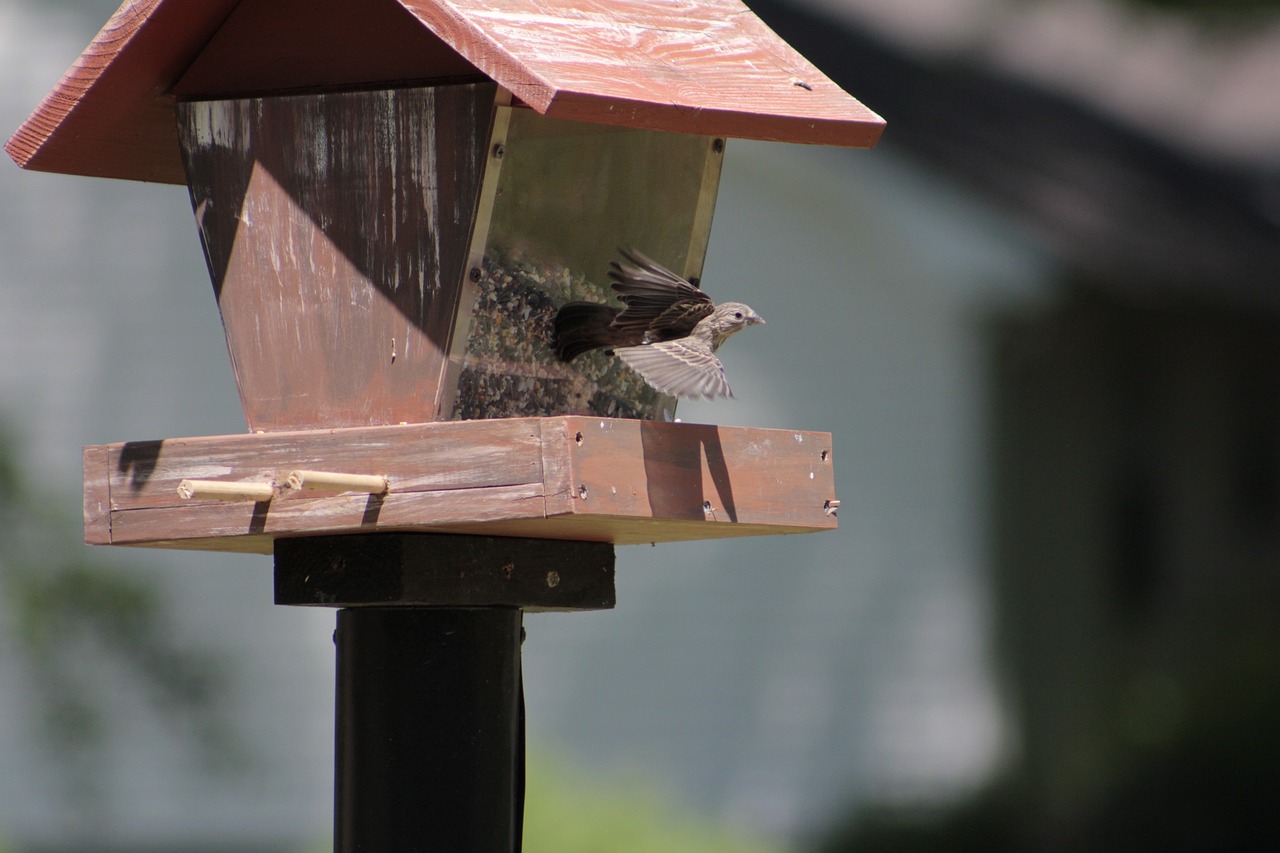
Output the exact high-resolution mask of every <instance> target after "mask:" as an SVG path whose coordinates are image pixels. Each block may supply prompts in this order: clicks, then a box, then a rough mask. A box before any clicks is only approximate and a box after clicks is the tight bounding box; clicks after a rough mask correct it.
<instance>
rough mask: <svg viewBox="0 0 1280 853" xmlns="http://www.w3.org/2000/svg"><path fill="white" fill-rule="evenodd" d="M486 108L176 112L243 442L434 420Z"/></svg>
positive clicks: (365, 97) (289, 101)
mask: <svg viewBox="0 0 1280 853" xmlns="http://www.w3.org/2000/svg"><path fill="white" fill-rule="evenodd" d="M494 92H495V88H494V86H493V85H492V84H490V83H479V84H464V85H449V86H437V87H427V88H405V89H395V90H385V91H378V92H343V93H332V94H325V95H307V96H293V97H277V98H250V99H236V100H228V101H199V102H193V103H188V104H182V105H180V107H179V110H178V114H179V119H180V136H181V139H182V148H183V152H184V157H185V158H186V162H187V172H188V175H189V176H190V182H191V183H190V188H191V203H192V207H193V209H194V210H195V213H196V220H197V225H198V228H199V231H200V236H201V240H202V243H203V245H204V249H205V257H206V259H207V261H208V265H209V273H210V276H211V277H212V279H213V285H214V292H215V294H216V295H217V298H218V307H219V310H220V311H221V313H222V322H223V327H224V328H225V330H226V335H227V348H228V351H229V352H230V354H231V362H232V366H233V369H234V372H235V378H236V385H237V387H238V388H239V391H240V399H241V404H242V405H243V407H244V412H245V418H246V420H247V421H248V424H249V426H250V428H251V429H266V430H276V429H316V428H322V427H335V426H337V427H343V426H364V425H373V424H396V423H409V422H421V421H431V420H436V419H437V418H438V408H439V397H440V380H441V374H442V372H443V370H444V361H445V353H446V352H447V351H448V340H449V335H450V334H451V333H452V330H453V318H454V311H455V309H456V306H457V301H458V295H459V289H460V287H461V282H462V278H463V267H464V264H465V261H466V253H467V249H468V245H469V241H470V238H471V225H472V218H473V216H474V212H475V209H476V199H477V196H478V193H479V188H480V176H481V171H482V169H483V165H484V162H485V159H486V154H487V149H488V138H489V124H490V121H491V115H492V111H493V99H494Z"/></svg>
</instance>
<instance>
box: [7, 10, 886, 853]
mask: <svg viewBox="0 0 1280 853" xmlns="http://www.w3.org/2000/svg"><path fill="white" fill-rule="evenodd" d="M882 127H883V122H882V121H881V119H880V118H879V117H878V116H876V115H875V114H874V113H872V112H871V111H869V110H868V109H866V108H865V107H864V106H862V105H861V104H860V103H858V102H857V101H856V100H854V99H853V98H852V97H850V96H849V95H848V94H846V93H845V92H843V91H842V90H841V89H840V88H839V87H837V86H836V85H835V84H833V83H832V82H831V81H830V80H828V79H827V78H826V77H825V76H824V75H823V74H822V73H821V72H819V71H818V70H817V69H815V68H814V67H813V66H812V65H811V64H809V63H808V62H807V61H806V60H805V59H804V58H803V57H801V56H799V55H798V54H797V53H796V52H795V51H793V50H792V49H791V48H790V47H789V46H788V45H787V44H785V43H784V42H783V41H782V40H780V39H779V38H778V37H777V36H776V35H775V34H774V33H773V32H772V31H770V30H769V29H768V28H767V27H766V26H765V25H764V24H763V23H761V22H760V20H759V19H757V18H756V17H755V16H754V15H753V14H752V13H751V12H750V11H749V10H748V9H747V8H746V7H745V6H743V5H742V3H741V2H740V1H739V0H644V2H641V0H596V2H590V3H582V2H578V0H138V2H126V3H125V4H124V5H123V6H122V7H121V8H120V10H119V11H118V12H117V13H116V14H115V16H114V17H112V19H111V20H110V21H109V22H108V23H107V25H106V27H105V28H104V29H103V30H102V32H101V33H100V34H99V35H98V37H97V38H96V39H95V40H94V41H93V43H92V44H91V45H90V46H89V48H88V49H87V50H86V51H85V52H84V54H83V55H82V56H81V58H80V59H79V61H77V63H76V64H75V65H74V66H73V67H72V68H71V70H70V71H68V72H67V74H66V76H65V77H64V78H63V80H62V81H61V82H60V83H59V84H58V86H57V87H56V88H55V89H54V90H53V91H52V92H51V93H50V94H49V95H48V97H46V99H45V100H44V102H43V103H42V104H41V105H40V106H39V108H38V109H37V110H36V111H35V113H33V115H32V116H31V117H30V118H29V119H28V120H27V122H26V123H25V124H23V125H22V127H21V128H19V130H18V131H17V133H16V134H15V135H14V136H13V137H12V138H11V139H10V140H9V143H8V145H7V146H6V149H7V150H8V152H9V153H10V155H11V156H12V157H13V159H14V160H15V161H17V163H18V164H19V165H20V166H23V167H25V168H29V169H35V170H44V171H52V172H63V173H69V174H79V175H89V176H101V177H114V178H124V179H130V180H142V181H158V182H166V183H174V184H184V185H186V186H187V188H188V191H189V193H190V198H191V204H192V208H193V210H194V213H195V220H196V227H197V229H198V231H199V234H200V239H201V241H202V245H203V247H204V252H205V257H206V260H207V263H208V268H209V273H210V276H211V278H212V281H213V287H214V292H215V294H216V296H217V300H218V306H219V310H220V312H221V315H222V321H223V326H224V329H225V332H226V339H227V346H228V350H229V353H230V356H231V361H232V367H233V370H234V373H235V380H236V385H237V387H238V389H239V393H240V398H241V401H242V404H243V408H244V414H245V418H246V421H247V423H248V426H249V430H250V432H249V434H247V435H241V436H221V437H209V438H176V439H165V440H161V441H141V442H138V441H131V442H124V443H121V444H114V445H104V446H94V447H88V448H85V452H84V459H85V530H86V539H87V541H89V542H91V543H95V544H112V545H138V546H154V547H169V548H197V549H210V550H228V551H249V552H261V553H272V552H274V553H275V556H276V586H277V601H278V602H280V603H288V604H326V605H331V606H339V607H343V608H346V609H344V610H342V611H340V616H339V632H338V638H339V671H338V681H339V696H340V698H339V714H338V716H339V722H338V725H339V762H338V763H339V774H338V775H339V786H338V787H339V791H338V827H337V834H338V838H339V847H340V848H342V849H349V848H350V849H354V848H355V847H358V846H359V845H360V844H368V845H371V846H370V847H369V848H368V849H401V844H402V843H403V842H404V841H405V839H406V838H411V837H414V838H423V837H427V836H425V835H421V834H420V835H418V836H414V835H413V832H415V831H418V830H419V829H421V826H419V824H421V821H419V823H415V824H414V827H415V828H408V824H407V823H406V824H404V825H401V824H399V823H397V822H396V820H390V819H386V818H385V814H386V811H385V808H384V806H385V804H386V802H387V801H388V800H387V798H388V797H390V798H391V799H392V800H396V799H397V797H404V796H406V795H405V794H398V795H397V794H395V793H394V792H393V791H392V790H391V788H395V787H396V786H397V785H401V786H402V787H403V786H404V785H407V788H406V790H408V791H410V792H414V791H417V792H420V791H421V789H422V785H424V784H427V783H425V782H423V781H422V779H421V778H420V774H421V772H422V771H421V770H420V769H415V765H421V764H424V763H425V764H431V763H433V762H434V763H436V764H438V763H439V761H438V759H439V756H438V755H436V754H434V753H431V752H430V749H431V747H429V746H428V747H423V749H424V750H426V751H423V752H415V751H414V750H413V749H407V750H406V749H404V748H398V749H396V750H390V749H389V748H388V747H387V746H385V745H381V746H380V745H379V744H383V743H384V742H385V739H383V740H379V737H378V735H377V731H379V728H378V727H379V726H380V725H384V724H385V726H387V727H391V728H393V729H395V730H396V731H401V730H402V729H403V728H404V727H412V726H416V725H417V723H415V722H412V721H411V720H409V719H407V718H400V717H395V715H394V714H392V717H393V719H387V720H382V722H380V723H377V724H371V723H370V722H369V720H370V719H371V718H370V716H369V714H368V713H367V707H368V706H369V703H368V702H365V705H364V706H362V707H365V708H366V712H361V715H359V716H360V718H361V720H363V722H362V723H360V724H358V725H357V724H356V723H353V722H352V720H353V719H354V718H355V717H356V716H357V714H356V712H355V711H354V710H350V709H349V712H348V713H347V714H346V718H345V719H344V707H346V706H344V704H343V703H344V699H343V697H344V696H347V697H352V696H354V697H360V696H368V695H375V694H376V695H378V696H380V697H382V698H383V699H385V692H386V690H388V689H391V688H390V687H389V686H388V685H389V684H390V683H392V682H397V681H398V680H399V676H398V675H384V676H378V677H376V678H375V677H373V676H370V675H369V673H370V672H371V671H373V670H372V669H370V668H371V667H373V668H374V669H377V668H378V667H382V669H379V670H378V671H379V672H387V671H388V670H386V669H385V667H386V656H387V655H390V656H391V657H393V658H394V657H396V656H397V655H400V656H401V658H399V659H401V660H403V661H405V664H404V665H405V666H406V667H411V666H412V663H411V662H409V658H411V657H412V655H413V654H415V653H416V650H419V646H420V645H421V643H422V642H425V641H424V640H422V639H421V638H422V636H423V635H422V633H421V631H420V630H418V628H416V627H414V628H411V627H405V628H404V630H405V631H407V633H406V634H405V635H404V636H401V635H399V634H395V631H397V630H400V628H396V627H394V626H401V627H404V626H406V625H409V623H410V622H412V620H414V619H419V618H426V619H428V620H431V619H436V620H437V621H438V620H439V619H445V618H446V617H445V616H441V615H440V614H441V613H444V612H445V611H447V612H448V613H449V614H451V615H449V616H448V617H447V618H448V619H454V618H455V617H456V618H459V619H463V620H464V621H465V620H466V619H467V618H470V617H467V616H466V614H467V613H470V612H471V611H470V610H460V608H475V609H476V610H475V612H476V613H481V614H483V616H482V619H490V618H493V619H496V622H493V623H492V624H490V623H485V625H482V626H480V627H477V628H475V632H474V636H475V637H477V638H480V639H478V640H477V641H476V643H473V644H471V645H469V646H467V648H466V649H465V650H464V651H463V652H460V654H462V655H463V656H464V657H467V658H468V659H473V660H477V661H478V660H481V659H485V660H490V659H491V661H492V662H494V663H493V665H494V666H497V667H499V668H500V669H501V668H503V667H505V669H504V670H503V671H504V672H506V674H507V675H510V672H509V670H511V667H512V664H511V660H510V655H511V654H516V655H518V636H517V635H518V630H514V629H513V628H512V626H513V625H515V626H516V627H517V628H518V625H519V613H520V611H521V610H522V609H530V608H533V609H586V608H599V607H609V606H611V605H612V602H613V574H612V571H613V554H612V545H613V544H626V543H636V542H665V541H672V540H686V539H702V538H713V537H722V536H736V535H758V534H772V533H793V532H808V531H817V530H826V529H830V528H833V527H835V525H836V514H835V508H836V507H837V506H838V501H837V500H836V496H835V493H834V476H833V469H832V447H831V438H830V435H828V434H826V433H809V432H795V431H791V430H767V429H747V428H728V427H717V426H704V425H694V424H681V423H671V422H667V421H670V420H671V416H672V415H673V413H674V401H673V400H671V399H669V398H666V397H663V396H661V395H659V394H657V393H656V392H654V391H653V390H652V389H650V388H649V387H648V386H647V385H645V383H644V382H643V381H642V380H640V379H639V377H638V376H636V375H635V374H634V373H631V372H630V371H629V369H627V368H625V367H624V366H622V365H621V364H620V363H619V362H618V360H616V359H611V358H608V357H606V356H604V355H600V354H594V355H591V356H587V357H582V358H580V359H578V360H576V361H575V362H574V363H573V364H572V365H565V364H562V363H560V362H558V361H557V360H556V359H555V357H554V354H553V353H552V352H551V350H550V348H549V343H550V340H549V329H550V321H551V318H552V316H553V315H554V313H555V311H556V309H557V308H558V306H559V305H561V304H563V303H564V302H566V301H569V300H577V299H592V300H598V301H603V300H605V299H606V298H607V297H608V296H609V291H608V289H607V280H606V278H605V276H604V272H605V269H606V266H607V263H608V261H609V260H610V259H611V258H613V257H615V254H616V251H617V248H618V247H621V246H630V247H634V248H637V249H639V250H641V251H643V252H644V253H645V254H648V255H650V256H652V257H654V258H656V259H657V260H659V261H660V262H662V263H663V264H665V265H666V266H669V267H671V268H672V269H674V270H676V271H677V272H680V273H683V274H684V275H685V276H687V277H690V278H695V279H696V278H698V277H700V275H701V271H702V265H703V259H704V256H705V253H706V247H707V240H708V236H709V233H710V226H711V218H712V212H713V209H714V204H715V197H716V191H717V187H718V183H719V176H720V164H721V159H722V155H723V151H724V146H725V140H726V139H727V138H729V137H743V138H752V139H765V140H777V141H785V142H799V143H814V144H823V145H840V146H850V147H870V146H871V145H872V144H874V142H875V141H876V139H877V138H878V136H879V134H880V131H881V129H882ZM713 296H714V294H713ZM428 608H435V610H430V609H428ZM431 613H434V614H435V615H434V616H432V615H429V614H431ZM424 614H428V615H425V616H424ZM495 614H496V615H495ZM511 614H514V616H512V615H511ZM512 619H514V620H515V621H514V622H513V621H512ZM406 620H408V621H406ZM413 624H415V625H416V623H413ZM431 624H436V623H435V622H432V623H431ZM344 626H345V627H344ZM423 630H425V629H423ZM450 630H451V633H450V634H449V636H455V635H459V636H463V635H465V636H472V634H469V633H468V631H469V630H470V629H465V630H463V629H458V628H457V626H456V625H454V626H453V627H452V628H451V629H450ZM378 632H381V633H378ZM375 634H376V636H377V638H378V639H377V640H376V641H375V640H373V639H371V638H372V637H374V635H375ZM393 634H394V635H395V636H396V637H398V639H397V640H396V641H395V642H391V641H390V640H389V639H388V638H389V637H391V636H392V635H393ZM513 636H517V639H515V640H514V641H513V640H512V637H513ZM344 638H346V639H345V640H344ZM414 638H417V639H414ZM495 638H497V639H495ZM513 642H514V643H515V644H516V645H515V646H514V647H513V646H512V643H513ZM344 643H345V645H344ZM353 649H355V651H353ZM485 655H490V657H489V658H485ZM369 656H372V658H371V657H369ZM405 656H407V657H405ZM373 658H376V659H377V660H376V662H375V661H374V660H373ZM516 660H517V662H518V657H517V658H516ZM464 669H474V667H470V668H464ZM514 671H515V672H516V674H517V676H518V663H517V665H515V670H514ZM390 672H400V674H402V671H397V670H395V669H394V668H393V669H392V670H390ZM458 677H459V678H463V679H465V678H472V677H474V676H473V675H469V674H468V675H465V676H464V675H459V676H458ZM504 677H505V676H504ZM379 679H381V680H379ZM503 683H507V684H510V683H511V682H510V679H507V681H505V682H503ZM509 693H510V691H507V693H504V694H503V695H502V696H499V697H496V698H494V699H493V702H492V703H491V707H488V706H487V707H486V708H481V709H476V708H472V709H469V710H466V709H455V711H457V713H452V714H451V715H447V716H449V719H453V718H455V717H457V716H458V715H459V714H463V713H464V710H465V715H470V717H471V718H473V719H475V718H482V717H484V716H485V714H488V713H490V712H491V713H492V714H493V715H494V717H495V719H497V720H498V721H499V722H498V723H496V725H497V726H498V728H500V729H501V728H503V727H504V726H506V723H505V722H502V721H503V720H505V717H504V716H503V715H504V714H509V713H511V708H512V704H511V703H512V699H511V696H510V695H508V694H509ZM418 699H421V701H423V702H429V701H430V700H431V696H430V695H427V694H424V695H423V696H420V697H410V698H409V699H406V700H405V701H406V702H407V703H408V705H410V706H413V703H414V702H415V701H417V700H418ZM358 701H360V702H364V701H365V700H357V699H350V702H353V703H354V702H358ZM381 704H382V705H383V706H387V705H388V704H391V705H395V704H396V703H394V702H393V703H387V702H385V701H383V702H381ZM399 704H400V705H404V704H405V703H403V702H402V703H399ZM352 707H354V706H352ZM414 707H416V706H414ZM419 710H421V709H419ZM397 713H401V712H397ZM403 713H406V714H408V713H409V712H403ZM415 713H416V712H415ZM446 722H447V721H445V722H441V723H440V725H442V726H445V725H446ZM396 727H400V728H396ZM446 727H447V726H446ZM506 727H507V728H510V727H509V726H506ZM509 745H510V744H508V746H509ZM505 749H506V747H502V748H498V749H496V751H495V752H494V753H493V755H494V756H496V758H493V761H494V762H496V764H495V766H497V765H501V766H502V767H505V768H506V769H507V770H511V767H509V766H508V765H510V757H509V756H508V755H507V752H509V751H510V750H506V751H504V750H505ZM379 750H381V751H379ZM344 755H345V756H347V759H348V760H346V762H345V764H344V758H343V756H344ZM353 755H359V756H373V757H371V758H361V759H360V760H359V761H356V759H354V758H352V757H351V756H353ZM491 757H492V756H491ZM379 762H381V763H379ZM504 762H506V764H504ZM356 764H358V765H359V769H353V767H355V765H356ZM512 766H513V765H512ZM368 767H376V768H377V770H376V772H373V771H369V770H368V769H367V768H368ZM389 768H399V769H389ZM499 769H501V767H500V768H499ZM512 772H514V771H512ZM504 773H505V774H506V775H504ZM344 774H345V775H344ZM414 774H419V775H414ZM496 777H501V779H500V780H499V782H495V783H493V784H494V786H496V787H491V788H490V789H486V790H480V789H479V788H476V787H472V788H467V789H466V790H465V791H462V792H461V793H459V794H457V796H458V797H463V798H465V800H466V802H468V803H471V804H472V805H474V804H475V803H477V802H491V803H494V804H497V805H496V806H495V808H499V810H501V809H502V808H506V809H507V811H508V812H510V803H511V802H512V801H513V800H512V796H511V795H512V790H511V784H513V783H511V778H510V773H506V771H505V770H504V771H503V772H498V773H495V778H496ZM379 780H381V781H379ZM406 780H408V781H406ZM503 780H505V781H503ZM402 783H403V785H402ZM415 785H416V786H417V787H415ZM441 785H442V786H446V787H447V783H446V782H445V781H443V780H442V781H441ZM464 787H465V786H464ZM480 787H483V786H480ZM379 803H381V804H382V805H378V804H379ZM502 803H506V804H507V805H506V806H502V805H501V804H502ZM442 808H443V811H442V812H441V815H440V816H437V818H434V819H431V818H428V819H427V822H428V823H430V824H431V826H433V827H434V828H433V829H432V830H431V831H432V832H434V833H436V834H435V835H432V836H431V837H432V838H433V839H434V840H435V842H437V846H438V849H510V848H509V845H507V846H503V845H504V844H506V842H503V843H502V844H499V845H497V846H488V845H487V843H481V842H479V841H477V840H476V839H477V836H474V835H458V836H456V837H452V841H450V840H449V838H447V837H446V836H444V835H440V834H439V833H440V832H441V831H442V830H440V826H441V825H442V823H443V824H449V825H454V824H457V823H458V821H453V820H451V818H450V815H451V814H454V812H453V811H452V810H451V809H450V808H448V807H442ZM378 809H383V810H382V811H378ZM369 810H372V811H369ZM473 810H474V809H473ZM375 812H376V814H378V815H383V817H381V818H377V819H374V818H373V817H371V815H373V814H375ZM490 822H491V821H490ZM402 823H403V822H402ZM411 823H412V822H411ZM516 823H517V828H516V829H515V830H514V833H515V836H516V837H517V838H518V820H517V821H516ZM393 825H394V826H393ZM423 825H425V824H423ZM486 825H488V824H486ZM504 825H505V826H506V829H505V830H501V829H499V830H493V831H494V832H497V833H498V835H500V836H502V838H505V839H507V840H510V837H511V835H512V832H513V830H512V829H511V825H510V821H508V822H507V823H506V824H504ZM375 826H376V827H377V829H376V830H375V829H373V828H371V827H375ZM425 831H426V830H422V832H425ZM458 831H459V832H462V830H458ZM503 833H505V835H504V834H503ZM495 837H496V836H495ZM446 842H447V843H446ZM440 844H443V845H444V846H442V847H441V846H439V845H440Z"/></svg>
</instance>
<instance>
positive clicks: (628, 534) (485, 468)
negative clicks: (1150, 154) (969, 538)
mask: <svg viewBox="0 0 1280 853" xmlns="http://www.w3.org/2000/svg"><path fill="white" fill-rule="evenodd" d="M85 459H86V465H85V478H86V479H85V495H86V498H85V506H86V516H85V523H86V538H87V539H90V541H96V542H104V541H105V542H109V543H110V544H116V545H149V546H159V547H176V548H195V549H211V550H228V551H248V552H258V553H269V552H270V550H271V547H272V541H273V540H274V539H276V538H277V537H283V536H319V535H327V534H343V533H368V532H374V531H401V532H405V531H420V532H451V533H473V534H484V535H494V536H523V537H530V538H546V539H577V540H591V541H598V542H612V543H615V544H634V543H641V542H664V541H675V540H687V539H712V538H721V537H725V536H747V535H762V534H773V533H802V532H810V531H817V530H827V529H833V528H835V527H836V518H835V516H834V515H830V514H828V513H827V512H825V511H824V508H823V506H824V502H825V501H828V500H831V499H833V498H834V497H835V493H834V489H835V487H834V473H833V465H832V456H831V437H830V435H828V434H826V433H815V432H793V431H790V430H770V429H755V428H746V427H722V426H705V425H699V424H668V423H654V422H649V421H625V420H611V419H600V418H582V417H551V418H518V419H508V420H490V421H466V422H441V423H432V424H410V425H404V426H387V427H366V428H352V429H337V430H316V431H301V432H277V433H263V434H254V435H241V436H217V437H209V438H187V439H169V440H166V441H153V442H128V443H124V444H113V445H106V446H102V447H90V448H86V451H85ZM89 460H93V461H92V463H91V462H90V461H89ZM297 468H310V469H315V470H324V471H335V472H339V473H352V474H376V475H382V476H386V477H387V478H388V481H389V485H390V488H389V491H388V493H387V494H386V495H385V496H371V495H363V494H338V495H327V494H316V493H310V492H305V491H304V492H301V493H292V492H288V491H287V490H282V489H280V488H277V496H276V497H275V498H274V499H272V500H271V501H269V502H261V503H252V502H227V501H198V500H191V501H184V500H182V499H180V498H179V497H178V496H177V486H178V483H179V482H180V481H181V480H183V479H186V478H199V479H213V480H230V481H251V482H276V483H277V484H278V486H279V484H283V483H284V481H285V479H286V478H287V476H288V473H289V472H290V471H291V470H294V469H297ZM103 505H105V506H106V507H107V509H106V510H105V511H103V510H100V509H98V507H100V506H103Z"/></svg>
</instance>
